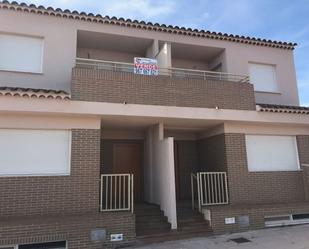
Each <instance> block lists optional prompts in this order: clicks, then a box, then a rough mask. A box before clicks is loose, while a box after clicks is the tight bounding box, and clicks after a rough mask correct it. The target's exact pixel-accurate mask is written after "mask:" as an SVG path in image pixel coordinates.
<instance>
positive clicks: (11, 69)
mask: <svg viewBox="0 0 309 249" xmlns="http://www.w3.org/2000/svg"><path fill="white" fill-rule="evenodd" d="M0 35H7V36H18V37H23V38H34V39H40V40H41V41H42V45H41V58H40V60H41V65H40V70H39V71H29V70H18V69H13V68H5V67H3V68H2V67H0V72H11V73H25V74H38V75H42V74H44V51H45V37H44V36H36V35H29V34H20V33H9V32H0ZM0 249H1V247H0Z"/></svg>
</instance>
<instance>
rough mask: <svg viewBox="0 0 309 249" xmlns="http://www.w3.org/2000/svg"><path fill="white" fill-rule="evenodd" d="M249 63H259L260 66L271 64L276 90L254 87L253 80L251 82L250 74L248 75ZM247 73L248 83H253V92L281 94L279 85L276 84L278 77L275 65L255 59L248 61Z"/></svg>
mask: <svg viewBox="0 0 309 249" xmlns="http://www.w3.org/2000/svg"><path fill="white" fill-rule="evenodd" d="M251 65H260V66H271V67H273V69H274V82H275V85H276V90H265V89H261V90H259V89H255V88H256V86H255V85H254V83H253V82H251V75H250V66H251ZM248 75H249V78H250V83H251V84H252V85H253V89H254V92H256V93H269V94H281V90H280V86H279V84H278V77H277V65H276V64H271V63H263V62H257V61H248Z"/></svg>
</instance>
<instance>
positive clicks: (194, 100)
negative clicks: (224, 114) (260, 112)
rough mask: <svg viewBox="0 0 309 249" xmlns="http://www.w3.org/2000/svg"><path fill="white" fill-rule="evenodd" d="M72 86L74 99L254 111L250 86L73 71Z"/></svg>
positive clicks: (117, 73) (84, 70) (80, 70)
mask: <svg viewBox="0 0 309 249" xmlns="http://www.w3.org/2000/svg"><path fill="white" fill-rule="evenodd" d="M71 87H72V89H71V92H72V99H73V100H84V101H96V102H111V103H123V102H127V103H131V104H132V103H133V104H146V105H165V106H180V107H205V108H214V107H216V106H218V107H219V108H222V109H240V110H255V98H254V91H253V86H252V85H251V84H248V83H236V82H227V81H214V80H196V79H179V78H171V77H168V76H157V77H149V76H142V75H135V74H133V73H126V72H113V71H106V70H92V69H85V68H74V69H73V72H72V86H71Z"/></svg>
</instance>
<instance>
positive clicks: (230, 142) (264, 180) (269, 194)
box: [225, 134, 304, 204]
mask: <svg viewBox="0 0 309 249" xmlns="http://www.w3.org/2000/svg"><path fill="white" fill-rule="evenodd" d="M225 149H226V163H227V168H228V180H229V193H230V202H231V203H232V204H244V203H245V204H250V203H282V202H286V203H287V202H297V201H304V185H303V174H302V172H300V171H295V172H249V171H248V167H247V156H246V144H245V135H244V134H225Z"/></svg>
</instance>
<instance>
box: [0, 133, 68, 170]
mask: <svg viewBox="0 0 309 249" xmlns="http://www.w3.org/2000/svg"><path fill="white" fill-rule="evenodd" d="M70 153H71V131H70V130H34V129H0V176H25V175H30V176H32V175H33V176H36V175H69V174H70V160H71V159H70Z"/></svg>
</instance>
